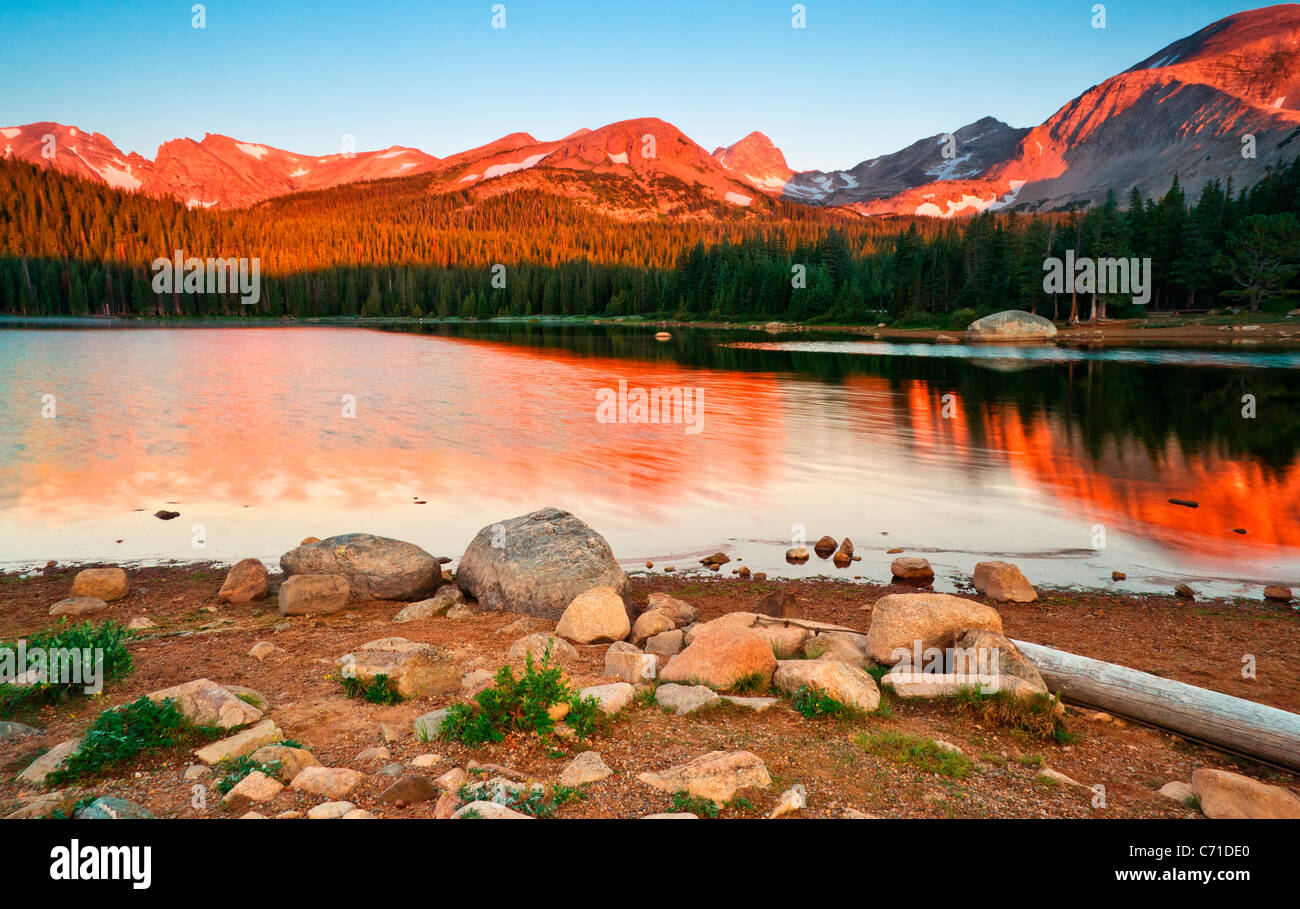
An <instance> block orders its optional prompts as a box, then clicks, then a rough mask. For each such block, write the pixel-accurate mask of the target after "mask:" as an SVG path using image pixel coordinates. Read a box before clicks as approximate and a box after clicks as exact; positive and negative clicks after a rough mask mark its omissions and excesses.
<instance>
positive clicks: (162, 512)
mask: <svg viewBox="0 0 1300 909" xmlns="http://www.w3.org/2000/svg"><path fill="white" fill-rule="evenodd" d="M153 516H154V517H155V518H157V519H158V520H160V521H170V520H171V519H172V518H179V517H180V516H181V513H180V512H179V511H168V510H167V509H166V508H162V509H159V510H158V511H155V512H154V513H153Z"/></svg>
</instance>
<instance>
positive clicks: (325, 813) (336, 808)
mask: <svg viewBox="0 0 1300 909" xmlns="http://www.w3.org/2000/svg"><path fill="white" fill-rule="evenodd" d="M356 807H357V806H356V805H354V804H352V803H351V802H341V801H338V802H324V803H322V804H320V805H317V806H316V807H315V808H312V809H311V810H310V811H308V812H307V817H309V818H311V819H312V820H314V821H322V820H324V821H332V820H337V819H338V818H341V817H343V816H344V815H346V814H347V813H348V812H350V811H355V810H356Z"/></svg>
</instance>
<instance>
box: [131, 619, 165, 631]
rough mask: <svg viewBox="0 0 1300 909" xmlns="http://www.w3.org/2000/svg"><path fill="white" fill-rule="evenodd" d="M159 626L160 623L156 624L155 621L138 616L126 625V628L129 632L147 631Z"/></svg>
mask: <svg viewBox="0 0 1300 909" xmlns="http://www.w3.org/2000/svg"><path fill="white" fill-rule="evenodd" d="M157 624H158V623H157V622H155V621H154V620H153V619H150V618H147V617H145V616H136V617H135V618H133V619H132V620H131V621H129V622H127V623H126V627H127V630H129V631H145V630H147V629H150V628H156V627H157Z"/></svg>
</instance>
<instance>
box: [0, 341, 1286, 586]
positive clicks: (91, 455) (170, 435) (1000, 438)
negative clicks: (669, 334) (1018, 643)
mask: <svg viewBox="0 0 1300 909" xmlns="http://www.w3.org/2000/svg"><path fill="white" fill-rule="evenodd" d="M653 334H654V329H651V328H645V327H630V326H608V325H574V324H537V323H506V324H500V323H471V324H462V325H441V326H430V325H425V326H422V327H420V328H416V329H414V330H412V329H411V328H410V327H409V326H407V327H404V328H403V329H401V330H381V329H377V328H358V327H332V326H311V327H291V328H290V327H286V328H271V327H267V328H237V327H204V328H123V329H117V330H108V329H58V330H54V329H40V330H29V329H14V328H9V329H6V330H0V564H3V565H5V566H7V567H15V566H26V565H33V564H43V563H45V562H46V561H47V560H50V559H56V560H59V561H79V562H81V561H100V560H108V561H115V562H134V561H157V560H166V559H178V560H196V559H202V560H219V561H233V560H236V559H239V558H244V557H247V556H257V557H260V558H263V559H264V560H267V561H268V564H272V565H273V564H274V563H275V560H276V559H277V558H278V556H279V555H280V553H282V552H284V551H285V550H286V549H288V548H290V547H292V546H293V545H296V544H297V542H298V541H299V540H300V539H301V538H303V537H305V536H309V535H311V536H317V537H322V538H323V537H327V536H330V535H333V534H337V533H345V532H349V531H368V532H372V533H377V534H383V535H386V536H393V537H399V538H401V539H406V540H411V541H413V542H415V543H418V544H419V545H421V546H423V547H424V548H426V549H428V550H429V551H431V552H433V553H435V554H437V555H448V556H451V557H452V558H458V557H459V556H460V554H461V553H462V552H463V551H464V548H465V546H466V544H467V543H468V542H469V540H470V538H471V537H472V536H473V535H474V533H475V532H476V531H477V530H478V529H479V528H480V527H482V526H484V525H487V524H491V523H493V522H495V521H497V520H500V519H503V518H507V517H511V516H514V515H517V514H522V513H524V512H527V511H532V510H534V509H537V508H541V507H543V506H546V505H556V506H559V507H562V508H565V509H568V510H570V511H573V512H574V513H575V514H577V515H578V516H579V517H581V518H583V519H584V520H586V521H587V522H588V523H589V524H591V525H592V526H593V527H594V528H596V529H597V530H598V531H600V532H601V533H602V534H603V535H604V536H605V537H606V538H607V539H608V540H609V541H610V543H611V545H612V546H613V548H614V551H615V554H616V555H617V556H618V557H619V558H620V560H622V561H623V562H624V563H625V564H626V565H627V566H628V567H629V568H630V567H633V566H638V565H639V564H640V563H641V562H643V561H644V560H646V559H653V560H654V561H655V563H656V566H657V568H656V570H658V568H659V567H663V566H664V565H667V564H675V565H676V566H677V567H678V568H679V570H680V569H683V568H686V567H688V566H690V567H695V568H698V566H697V565H696V564H695V559H698V558H699V556H700V555H701V554H707V553H709V552H713V551H714V550H718V549H722V550H724V551H726V552H728V553H729V554H731V555H732V556H733V558H739V559H743V560H744V562H745V563H746V564H748V565H750V566H751V568H753V570H755V571H767V572H769V573H770V574H780V575H782V576H786V577H801V576H810V575H815V574H827V575H831V576H840V577H852V576H854V575H862V576H864V577H865V578H868V579H871V580H875V581H884V580H887V578H888V575H889V572H888V567H887V566H888V564H889V561H890V560H891V559H892V558H893V556H891V555H888V554H887V553H886V550H887V549H889V548H892V547H902V548H904V549H906V550H907V552H908V553H909V554H919V555H924V556H926V557H927V558H929V559H930V561H931V562H932V563H933V564H934V565H935V567H936V570H937V572H938V574H939V581H938V584H937V587H938V588H939V589H951V588H952V581H953V580H954V579H955V578H959V577H963V576H965V575H967V574H969V572H970V571H971V570H972V569H973V567H974V564H975V563H976V562H977V561H981V560H983V559H986V558H990V557H999V556H1005V557H1007V558H1010V559H1013V560H1015V561H1016V562H1017V563H1019V564H1020V565H1021V567H1022V568H1023V569H1024V570H1025V572H1026V574H1028V575H1029V577H1030V578H1031V580H1034V581H1036V582H1040V583H1046V584H1052V585H1083V586H1090V587H1107V586H1111V581H1110V573H1111V571H1112V570H1113V569H1118V570H1121V571H1124V572H1126V573H1127V574H1128V578H1129V579H1128V581H1126V582H1123V583H1122V584H1120V585H1118V586H1120V587H1122V588H1123V589H1127V590H1161V591H1168V589H1169V587H1170V585H1171V584H1172V583H1174V582H1175V581H1178V580H1188V581H1189V582H1190V583H1192V584H1193V585H1194V586H1196V587H1198V589H1201V590H1204V591H1206V592H1218V593H1246V594H1250V595H1253V596H1258V595H1259V585H1260V584H1261V583H1264V582H1291V583H1296V582H1297V581H1300V379H1298V375H1300V374H1298V373H1297V369H1300V354H1297V353H1294V352H1290V353H1288V352H1278V351H1265V350H1262V349H1260V350H1252V349H1243V350H1234V349H1227V348H1215V349H1212V350H1186V349H1183V350H1156V349H1124V350H1116V349H1105V350H1092V351H1085V350H1073V349H1064V348H1055V347H1052V348H1035V349H1032V350H1027V349H1000V350H999V349H988V348H967V347H964V346H953V347H942V346H934V345H929V344H888V343H882V342H872V341H863V340H861V339H860V337H856V338H855V337H853V336H849V335H834V334H823V333H807V332H806V333H798V334H790V335H770V334H767V333H764V332H754V331H741V330H737V331H730V332H724V331H713V330H683V329H674V330H673V339H672V340H670V341H667V342H658V341H655V340H654V338H653ZM620 382H625V383H626V387H627V389H628V391H629V394H632V393H634V392H635V390H636V389H638V388H644V389H650V388H655V387H678V388H681V389H683V390H684V391H685V392H686V393H687V394H688V396H693V395H696V394H699V395H702V397H700V398H699V401H700V403H701V406H702V410H701V411H700V413H701V415H702V420H700V421H699V422H698V423H697V424H696V425H694V426H692V425H690V424H688V423H661V424H657V425H656V424H646V423H636V422H618V421H617V420H615V421H614V422H608V421H605V422H602V421H601V420H600V419H598V418H597V408H598V403H599V401H600V397H599V396H600V395H601V394H602V391H601V390H602V389H607V390H610V391H608V392H606V394H616V393H617V390H618V388H619V387H620ZM50 395H52V396H53V397H52V398H49V397H47V396H50ZM1244 395H1253V396H1254V400H1255V407H1256V416H1255V417H1254V418H1253V419H1251V418H1245V417H1243V416H1242V407H1243V403H1242V399H1243V396H1244ZM691 399H692V400H694V398H691ZM51 405H52V406H53V416H52V417H50V416H43V410H44V411H45V413H46V414H47V415H48V414H49V413H50V406H51ZM696 429H698V431H695V430H696ZM688 430H690V431H688ZM1170 498H1178V499H1189V500H1195V501H1197V502H1199V507H1198V508H1195V509H1191V508H1185V507H1180V506H1177V505H1172V504H1170V503H1169V502H1168V501H1167V500H1168V499H1170ZM421 503H422V504H421ZM159 509H170V510H175V511H179V512H180V514H181V516H180V517H179V518H178V519H175V520H172V521H161V520H159V519H157V518H155V517H154V516H153V513H154V512H155V511H157V510H159ZM797 525H801V526H802V527H804V528H806V533H807V536H808V539H809V541H810V545H811V541H812V540H815V539H817V538H818V537H820V536H821V535H822V534H831V535H832V536H835V537H837V538H839V537H844V536H849V537H851V538H852V539H853V541H854V543H855V544H856V548H857V552H858V554H860V555H862V556H863V558H862V561H861V562H857V563H854V565H853V566H852V567H851V568H849V569H847V570H845V571H839V570H837V569H835V568H834V567H833V566H832V565H831V564H830V562H828V561H827V562H822V561H819V560H818V559H817V558H816V557H813V558H812V559H811V560H810V563H809V564H808V565H805V566H802V567H794V566H789V565H787V564H786V563H785V561H784V559H783V554H784V552H785V550H786V549H787V548H788V547H789V546H790V545H791V539H792V535H793V534H794V533H797V532H798V531H797V529H796V526H797ZM1234 529H1242V530H1245V531H1246V532H1245V533H1244V534H1241V533H1234ZM1103 536H1104V539H1103ZM200 543H201V544H202V545H199V544H200ZM732 567H735V566H734V565H729V566H726V568H724V572H725V571H727V570H728V569H730V568H732Z"/></svg>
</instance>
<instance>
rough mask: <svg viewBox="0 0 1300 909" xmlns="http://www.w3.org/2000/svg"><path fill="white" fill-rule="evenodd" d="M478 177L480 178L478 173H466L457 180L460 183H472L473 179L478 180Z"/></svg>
mask: <svg viewBox="0 0 1300 909" xmlns="http://www.w3.org/2000/svg"><path fill="white" fill-rule="evenodd" d="M477 179H478V174H466V175H465V176H463V177H461V178H460V180H459V181H457V182H460V183H472V182H473V181H475V180H477Z"/></svg>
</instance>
